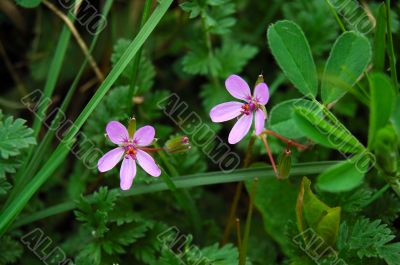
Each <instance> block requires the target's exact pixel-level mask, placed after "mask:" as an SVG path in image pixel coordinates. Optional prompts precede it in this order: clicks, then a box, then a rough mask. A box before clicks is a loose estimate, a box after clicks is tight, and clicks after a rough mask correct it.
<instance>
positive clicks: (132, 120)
mask: <svg viewBox="0 0 400 265" xmlns="http://www.w3.org/2000/svg"><path fill="white" fill-rule="evenodd" d="M135 132H136V119H135V118H134V117H132V118H130V119H129V124H128V133H129V137H130V138H133V135H134V134H135Z"/></svg>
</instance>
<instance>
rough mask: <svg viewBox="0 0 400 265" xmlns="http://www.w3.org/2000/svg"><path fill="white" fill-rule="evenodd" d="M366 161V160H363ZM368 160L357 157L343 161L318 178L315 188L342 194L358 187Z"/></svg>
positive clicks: (366, 168)
mask: <svg viewBox="0 0 400 265" xmlns="http://www.w3.org/2000/svg"><path fill="white" fill-rule="evenodd" d="M365 159H367V160H365ZM368 166H369V158H368V157H366V156H362V155H357V156H356V157H355V158H352V159H349V160H347V161H343V162H341V163H340V164H338V165H335V166H333V167H331V168H329V169H328V170H326V171H325V172H323V173H322V174H320V175H319V176H318V179H317V186H318V187H319V188H320V189H321V190H324V191H329V192H342V191H348V190H351V189H354V188H356V187H357V186H359V185H360V184H361V183H362V182H363V179H364V175H365V173H366V172H367V170H368Z"/></svg>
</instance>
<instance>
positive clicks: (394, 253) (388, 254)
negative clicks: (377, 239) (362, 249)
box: [377, 242, 400, 265]
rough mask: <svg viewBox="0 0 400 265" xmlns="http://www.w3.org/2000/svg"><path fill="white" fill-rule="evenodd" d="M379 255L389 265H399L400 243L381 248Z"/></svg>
mask: <svg viewBox="0 0 400 265" xmlns="http://www.w3.org/2000/svg"><path fill="white" fill-rule="evenodd" d="M377 250H378V254H379V256H380V257H381V258H383V259H384V260H385V261H386V262H387V264H388V265H398V264H399V261H400V242H398V243H393V244H387V245H385V246H383V247H379V248H378V249H377Z"/></svg>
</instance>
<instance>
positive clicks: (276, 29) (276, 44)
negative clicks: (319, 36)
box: [267, 20, 318, 97]
mask: <svg viewBox="0 0 400 265" xmlns="http://www.w3.org/2000/svg"><path fill="white" fill-rule="evenodd" d="M267 37H268V43H269V46H270V48H271V51H272V54H273V55H274V57H275V60H276V61H277V62H278V64H279V66H280V68H281V69H282V71H283V72H284V73H285V75H286V76H287V77H288V78H289V80H290V81H291V82H292V83H293V84H294V86H295V87H296V88H297V89H299V90H300V92H301V93H303V94H304V95H306V96H312V97H315V95H316V94H317V90H318V79H317V71H316V67H315V64H314V59H313V57H312V55H311V49H310V46H309V44H308V41H307V39H306V37H305V36H304V33H303V31H302V30H301V28H300V27H299V26H298V25H297V24H295V23H294V22H291V21H287V20H285V21H279V22H277V23H275V24H273V25H271V26H270V27H269V29H268V33H267Z"/></svg>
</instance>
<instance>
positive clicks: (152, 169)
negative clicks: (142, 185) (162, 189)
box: [136, 150, 161, 177]
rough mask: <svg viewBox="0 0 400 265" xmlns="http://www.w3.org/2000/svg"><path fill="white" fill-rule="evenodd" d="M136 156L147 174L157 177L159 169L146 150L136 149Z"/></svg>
mask: <svg viewBox="0 0 400 265" xmlns="http://www.w3.org/2000/svg"><path fill="white" fill-rule="evenodd" d="M136 158H137V161H138V163H139V165H140V166H141V167H142V168H143V169H144V171H146V172H147V173H148V174H149V175H151V176H153V177H158V176H160V175H161V170H160V168H159V167H158V166H157V164H156V162H155V161H154V159H153V158H152V157H151V156H150V155H149V154H148V153H146V152H144V151H142V150H137V153H136Z"/></svg>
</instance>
